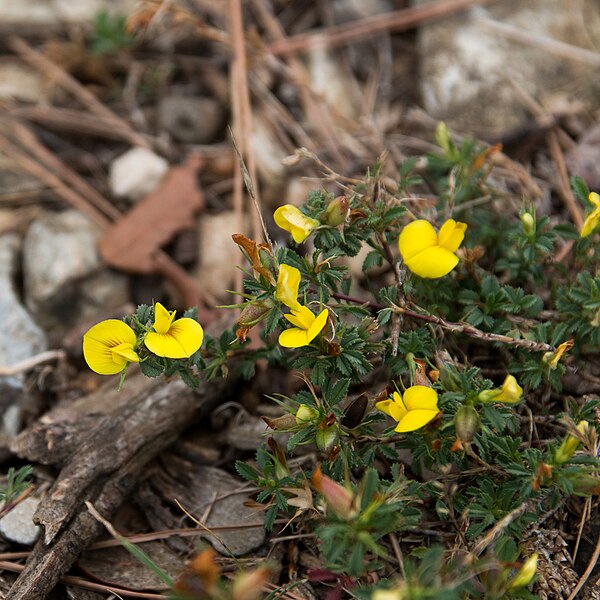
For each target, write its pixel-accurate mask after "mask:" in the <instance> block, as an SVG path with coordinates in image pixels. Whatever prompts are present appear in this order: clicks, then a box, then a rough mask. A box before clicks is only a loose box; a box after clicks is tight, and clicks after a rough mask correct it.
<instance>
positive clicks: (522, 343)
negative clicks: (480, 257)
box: [332, 292, 555, 352]
mask: <svg viewBox="0 0 600 600" xmlns="http://www.w3.org/2000/svg"><path fill="white" fill-rule="evenodd" d="M332 296H333V297H334V298H336V299H337V300H345V301H346V302H351V303H353V304H360V305H362V306H368V307H369V308H370V309H371V310H373V311H380V310H382V309H384V308H391V309H392V310H393V311H394V312H395V313H397V314H401V315H403V316H405V317H408V318H409V319H417V320H419V321H425V322H427V323H432V324H433V325H439V326H440V327H441V328H442V329H445V330H446V331H451V332H453V333H464V334H465V335H467V336H469V337H472V338H475V339H479V340H484V341H486V342H498V343H500V344H507V345H508V346H515V347H517V348H523V349H525V350H529V351H531V352H554V351H555V348H554V347H553V346H551V345H550V344H546V343H544V342H534V341H533V340H526V339H515V338H511V337H509V336H507V335H501V334H499V333H489V332H487V331H481V329H477V328H476V327H473V326H471V325H467V324H466V323H455V322H453V321H446V320H445V319H442V318H441V317H436V316H435V315H426V314H423V313H418V312H415V311H413V310H409V309H407V308H402V307H400V306H391V307H388V306H385V305H384V304H379V303H377V302H369V301H368V300H362V299H361V298H355V297H354V296H348V295H346V294H340V293H338V292H334V293H333V294H332Z"/></svg>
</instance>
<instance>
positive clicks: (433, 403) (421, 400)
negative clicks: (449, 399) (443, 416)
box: [404, 385, 438, 412]
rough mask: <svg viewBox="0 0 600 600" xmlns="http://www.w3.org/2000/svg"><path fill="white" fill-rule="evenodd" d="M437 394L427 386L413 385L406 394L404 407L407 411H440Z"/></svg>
mask: <svg viewBox="0 0 600 600" xmlns="http://www.w3.org/2000/svg"><path fill="white" fill-rule="evenodd" d="M437 403H438V395H437V392H436V391H435V390H434V389H433V388H430V387H427V386H426V385H413V386H411V387H409V388H408V389H407V390H406V391H405V392H404V405H405V406H406V408H407V410H408V411H409V412H410V411H413V410H418V409H427V410H434V411H436V412H437V410H438V404H437Z"/></svg>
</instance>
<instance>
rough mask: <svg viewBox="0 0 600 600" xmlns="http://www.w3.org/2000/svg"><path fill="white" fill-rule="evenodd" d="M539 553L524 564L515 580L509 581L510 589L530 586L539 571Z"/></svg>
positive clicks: (534, 554)
mask: <svg viewBox="0 0 600 600" xmlns="http://www.w3.org/2000/svg"><path fill="white" fill-rule="evenodd" d="M537 563H538V553H537V552H534V553H533V554H532V555H531V556H530V557H529V558H528V559H527V560H526V561H525V562H524V563H523V566H522V567H521V568H520V569H519V570H518V571H517V574H516V575H515V576H514V578H513V579H512V580H511V581H509V583H508V589H509V590H514V589H517V588H522V587H525V586H528V585H529V584H530V583H531V582H532V581H533V578H534V577H535V572H536V571H537Z"/></svg>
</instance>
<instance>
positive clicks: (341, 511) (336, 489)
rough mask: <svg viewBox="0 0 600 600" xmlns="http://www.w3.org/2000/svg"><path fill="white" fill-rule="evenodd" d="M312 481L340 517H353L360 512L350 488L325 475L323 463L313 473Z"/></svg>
mask: <svg viewBox="0 0 600 600" xmlns="http://www.w3.org/2000/svg"><path fill="white" fill-rule="evenodd" d="M311 482H312V484H313V486H314V488H315V489H316V490H317V492H319V493H320V494H322V495H323V496H324V497H325V500H326V501H327V505H328V506H329V508H331V510H332V511H333V512H334V513H335V514H337V515H338V516H339V517H342V518H345V519H351V518H352V517H354V516H356V515H357V514H358V510H357V507H356V505H357V502H356V497H355V495H354V494H353V493H352V492H351V491H350V490H349V489H348V488H346V487H344V486H343V485H341V484H339V483H337V482H336V481H334V480H333V479H331V478H330V477H327V475H323V473H322V472H321V465H319V466H318V467H317V468H316V470H315V472H314V473H313V476H312V477H311Z"/></svg>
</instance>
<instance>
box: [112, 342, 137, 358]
mask: <svg viewBox="0 0 600 600" xmlns="http://www.w3.org/2000/svg"><path fill="white" fill-rule="evenodd" d="M112 354H113V360H114V361H115V362H116V363H118V362H121V361H123V360H125V362H140V357H139V356H138V355H137V354H136V353H135V351H134V350H133V346H132V345H131V344H129V343H123V344H119V345H118V346H116V347H115V348H113V349H112Z"/></svg>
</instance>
